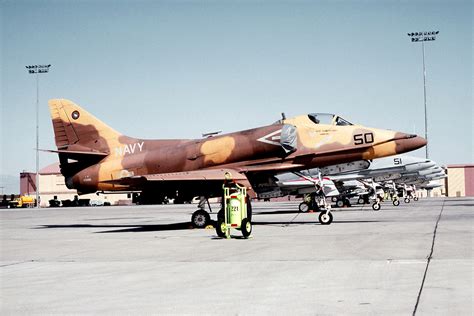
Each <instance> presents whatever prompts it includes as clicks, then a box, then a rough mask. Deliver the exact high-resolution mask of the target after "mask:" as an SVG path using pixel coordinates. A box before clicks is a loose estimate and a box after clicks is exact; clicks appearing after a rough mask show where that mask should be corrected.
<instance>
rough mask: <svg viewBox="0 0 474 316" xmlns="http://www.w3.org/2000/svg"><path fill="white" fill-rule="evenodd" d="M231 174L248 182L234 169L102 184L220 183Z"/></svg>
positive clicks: (117, 180) (131, 177)
mask: <svg viewBox="0 0 474 316" xmlns="http://www.w3.org/2000/svg"><path fill="white" fill-rule="evenodd" d="M226 172H230V173H231V175H232V178H233V179H234V180H236V181H246V180H247V177H246V176H245V175H243V174H241V173H239V172H238V171H236V170H234V169H204V170H193V171H182V172H170V173H155V174H147V175H142V176H128V177H121V178H117V179H112V180H105V181H102V183H109V184H115V185H125V186H134V185H140V184H144V183H145V182H192V181H196V182H197V181H220V182H221V183H222V182H223V181H224V180H225V176H224V175H225V173H226Z"/></svg>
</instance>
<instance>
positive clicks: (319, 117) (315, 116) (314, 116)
mask: <svg viewBox="0 0 474 316" xmlns="http://www.w3.org/2000/svg"><path fill="white" fill-rule="evenodd" d="M308 118H309V119H310V120H311V121H313V122H314V123H315V124H325V125H337V126H348V125H353V124H352V123H351V122H349V121H347V120H345V119H343V118H342V117H340V116H338V115H335V114H330V113H311V114H308Z"/></svg>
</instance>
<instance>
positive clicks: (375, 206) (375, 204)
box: [372, 203, 380, 211]
mask: <svg viewBox="0 0 474 316" xmlns="http://www.w3.org/2000/svg"><path fill="white" fill-rule="evenodd" d="M372 209H373V210H374V211H379V210H380V203H374V204H372Z"/></svg>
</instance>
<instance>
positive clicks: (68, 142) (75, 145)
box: [48, 99, 122, 153]
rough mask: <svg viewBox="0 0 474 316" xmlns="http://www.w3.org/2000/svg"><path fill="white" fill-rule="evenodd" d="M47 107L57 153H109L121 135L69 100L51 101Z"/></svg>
mask: <svg viewBox="0 0 474 316" xmlns="http://www.w3.org/2000/svg"><path fill="white" fill-rule="evenodd" d="M48 104H49V110H50V112H51V119H52V121H53V129H54V136H55V141H56V146H57V148H58V149H60V150H76V151H89V152H101V153H110V152H111V148H112V147H113V146H115V145H116V144H117V143H118V142H119V138H120V137H121V136H122V135H121V134H120V133H118V132H117V131H115V130H114V129H112V128H111V127H109V126H107V125H106V124H105V123H103V122H102V121H100V120H99V119H97V118H96V117H94V116H93V115H92V114H90V113H89V112H87V111H86V110H84V109H83V108H81V107H80V106H79V105H77V104H75V103H74V102H72V101H69V100H66V99H53V100H49V102H48Z"/></svg>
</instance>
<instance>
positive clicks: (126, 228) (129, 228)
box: [35, 220, 379, 234]
mask: <svg viewBox="0 0 474 316" xmlns="http://www.w3.org/2000/svg"><path fill="white" fill-rule="evenodd" d="M377 222H379V221H378V220H373V221H371V220H365V221H361V220H355V221H334V223H335V224H352V223H377ZM252 224H253V225H254V226H260V225H262V226H264V225H268V226H271V225H277V226H289V225H320V223H319V222H318V221H317V220H316V221H310V222H303V221H276V222H271V221H267V222H259V221H256V222H252ZM212 225H214V226H215V221H212ZM54 228H72V229H76V228H79V229H83V228H100V229H112V230H105V231H100V232H94V233H95V234H104V233H140V232H154V231H170V230H187V229H193V227H192V224H191V222H182V223H172V224H157V225H90V224H71V225H42V226H39V227H36V228H35V229H54ZM114 228H117V229H114Z"/></svg>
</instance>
